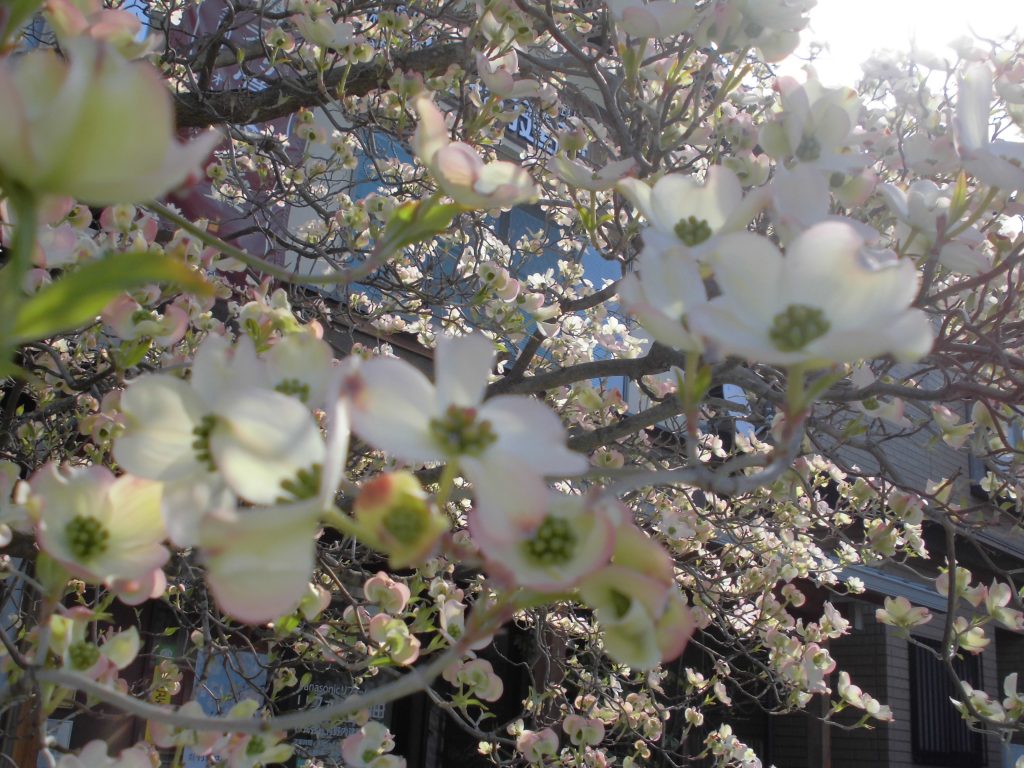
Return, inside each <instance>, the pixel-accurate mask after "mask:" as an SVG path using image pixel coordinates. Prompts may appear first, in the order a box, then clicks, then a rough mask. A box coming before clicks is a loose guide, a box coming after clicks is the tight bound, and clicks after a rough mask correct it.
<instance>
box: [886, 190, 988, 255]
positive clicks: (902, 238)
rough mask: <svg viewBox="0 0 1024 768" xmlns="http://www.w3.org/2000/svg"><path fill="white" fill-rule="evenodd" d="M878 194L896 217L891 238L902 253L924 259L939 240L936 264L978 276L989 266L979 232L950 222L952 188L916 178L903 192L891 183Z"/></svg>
mask: <svg viewBox="0 0 1024 768" xmlns="http://www.w3.org/2000/svg"><path fill="white" fill-rule="evenodd" d="M880 191H881V193H882V197H883V199H884V200H885V202H886V204H887V205H888V206H889V209H890V210H891V211H892V212H893V213H894V214H895V215H896V219H897V220H896V226H895V227H894V231H893V237H894V238H895V239H896V240H897V241H898V242H899V251H900V253H901V254H903V255H904V256H915V257H918V258H927V257H928V256H930V255H931V253H932V250H933V249H934V247H935V245H936V243H937V242H938V241H939V240H940V239H941V241H942V245H941V247H940V248H939V249H938V254H939V263H940V264H942V266H944V267H946V269H949V270H951V271H953V272H959V273H962V274H966V275H977V274H980V273H982V272H984V271H985V270H987V269H988V268H989V267H991V266H992V260H991V258H990V257H989V256H988V255H987V254H986V252H985V237H984V236H983V235H982V234H981V232H980V230H978V228H977V227H973V226H972V227H967V228H966V229H963V228H962V227H960V226H956V225H957V224H958V222H956V221H950V220H949V214H950V206H951V205H952V202H953V188H952V187H945V188H940V187H939V186H938V185H937V184H936V183H935V182H933V181H931V180H929V179H919V180H917V181H915V182H914V183H913V184H911V185H910V188H909V189H907V190H906V191H904V190H902V189H901V188H900V187H897V186H896V185H894V184H883V185H882V186H881V187H880ZM950 230H955V231H956V232H957V235H956V239H954V240H949V239H948V235H947V233H948V232H950Z"/></svg>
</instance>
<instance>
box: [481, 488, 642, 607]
mask: <svg viewBox="0 0 1024 768" xmlns="http://www.w3.org/2000/svg"><path fill="white" fill-rule="evenodd" d="M533 518H534V512H533V510H530V509H523V508H521V507H519V505H518V504H517V500H516V499H515V498H510V499H508V500H507V503H505V504H504V505H502V506H501V507H500V508H491V507H488V506H486V505H484V504H478V505H477V506H476V507H475V508H474V509H473V511H472V512H471V513H470V518H469V527H470V532H471V533H472V535H473V541H474V542H476V544H477V546H479V547H480V550H481V551H482V552H483V554H484V556H485V557H486V558H487V560H488V562H489V563H490V566H491V569H492V570H495V571H497V572H499V573H502V574H505V575H506V577H507V578H508V579H509V580H510V581H512V582H513V583H514V584H516V585H518V586H521V587H525V588H528V589H535V590H537V591H540V592H559V591H564V590H567V589H572V588H573V587H575V586H576V585H577V584H578V583H579V582H580V581H581V580H582V579H583V578H584V577H585V576H587V575H588V574H590V573H593V572H594V571H596V570H597V569H598V568H601V567H602V566H604V565H606V564H607V563H608V560H609V558H611V555H612V550H613V549H614V547H615V531H616V528H617V527H618V525H619V524H620V523H621V522H622V520H623V518H624V510H622V509H621V508H620V507H619V505H618V504H616V503H615V502H609V501H606V500H604V499H601V498H599V497H595V496H591V497H583V496H565V495H562V494H558V493H555V492H553V491H552V492H551V493H550V495H549V498H548V503H547V505H546V510H545V513H544V517H543V518H542V519H541V520H540V521H538V522H534V519H533ZM508 529H512V530H516V531H519V532H520V533H519V534H518V536H516V537H515V538H513V539H508V538H506V536H505V535H504V531H505V530H508ZM495 534H497V535H495Z"/></svg>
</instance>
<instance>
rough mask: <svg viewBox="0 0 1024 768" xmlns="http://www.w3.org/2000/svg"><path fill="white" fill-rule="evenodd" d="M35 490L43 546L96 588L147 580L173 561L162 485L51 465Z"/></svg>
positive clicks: (32, 506)
mask: <svg viewBox="0 0 1024 768" xmlns="http://www.w3.org/2000/svg"><path fill="white" fill-rule="evenodd" d="M31 486H32V495H31V496H30V498H29V502H28V506H29V511H30V514H31V515H32V517H33V518H34V519H35V521H36V537H37V538H38V540H39V546H40V547H42V549H43V551H44V552H46V553H47V554H48V555H50V556H51V557H52V558H54V559H55V560H57V561H58V562H60V563H61V564H62V565H63V566H64V567H65V568H67V569H68V571H69V572H70V573H71V574H72V575H73V576H77V577H78V578H81V579H84V580H85V581H88V582H90V583H92V584H98V583H102V582H108V581H113V580H115V579H143V578H146V577H147V576H149V574H151V572H152V571H153V570H154V569H156V568H160V567H161V566H162V565H163V564H164V563H166V562H167V559H168V557H169V553H168V551H167V549H166V548H165V547H164V546H163V544H162V542H163V540H164V539H165V538H166V537H167V534H166V532H165V530H164V524H163V518H162V516H161V514H160V493H161V486H160V484H159V483H154V482H150V481H148V480H144V479H142V478H138V477H131V476H129V475H125V476H123V477H120V478H115V477H114V475H113V474H112V473H111V472H110V470H108V469H105V468H104V467H88V468H77V469H73V468H70V467H65V468H64V469H63V470H58V468H57V466H56V465H55V464H47V465H46V466H45V467H43V468H42V469H40V470H39V471H38V472H37V473H36V474H35V475H34V476H33V478H32V481H31Z"/></svg>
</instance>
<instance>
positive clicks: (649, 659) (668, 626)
mask: <svg viewBox="0 0 1024 768" xmlns="http://www.w3.org/2000/svg"><path fill="white" fill-rule="evenodd" d="M580 594H581V596H582V597H583V600H584V602H586V603H587V605H589V606H590V607H592V608H593V609H594V612H595V614H596V616H597V620H598V622H599V623H600V626H601V634H602V639H603V641H604V647H605V650H606V651H607V652H608V655H609V656H611V657H612V658H613V659H615V660H616V661H618V662H619V663H621V664H626V665H627V666H630V667H632V668H634V669H638V670H650V669H653V668H654V667H656V666H658V665H659V664H661V663H663V662H665V661H669V660H671V659H674V658H676V657H677V656H678V655H679V654H680V653H682V652H683V649H684V648H685V647H686V644H687V643H688V642H689V640H690V637H691V636H692V635H693V632H694V630H695V629H696V627H697V623H696V620H695V619H694V617H693V613H692V611H691V610H690V608H689V607H688V606H687V604H686V598H684V597H683V595H682V594H681V593H680V592H679V588H678V587H677V586H676V583H675V577H674V574H673V565H672V560H671V559H670V558H669V556H668V554H667V553H666V552H665V551H664V550H663V549H662V548H661V546H660V545H659V544H658V543H657V542H656V541H654V540H653V539H651V538H649V537H648V536H647V535H646V534H644V533H643V532H642V531H640V529H638V528H636V527H635V526H634V525H632V523H626V524H624V525H622V526H620V527H619V530H618V532H617V535H616V546H615V552H614V553H613V555H612V563H611V565H608V566H606V567H604V568H602V569H601V570H599V571H597V572H596V573H593V574H591V575H590V576H588V577H587V578H586V579H584V581H583V583H582V584H581V585H580Z"/></svg>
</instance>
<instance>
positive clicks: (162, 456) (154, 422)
mask: <svg viewBox="0 0 1024 768" xmlns="http://www.w3.org/2000/svg"><path fill="white" fill-rule="evenodd" d="M121 410H122V411H123V412H124V414H125V416H126V417H127V421H128V424H127V429H126V430H125V431H124V433H123V434H122V435H121V436H120V437H119V438H118V439H117V441H116V442H115V443H114V458H115V459H116V460H117V463H118V464H120V465H121V466H122V467H124V468H125V469H126V470H127V471H129V472H131V473H132V474H134V475H139V476H140V477H148V478H152V479H153V480H176V479H179V478H182V477H186V476H188V475H190V474H193V473H195V472H197V471H201V465H200V464H199V462H198V460H197V459H196V452H195V449H194V448H193V447H192V443H193V442H195V440H196V436H195V435H194V434H193V431H192V430H193V429H194V428H195V427H197V426H198V425H199V423H200V420H201V419H202V417H203V415H204V414H205V412H206V408H205V406H204V404H203V402H202V400H201V399H200V398H199V396H198V395H197V394H196V393H195V392H194V391H193V390H192V388H191V387H190V386H189V385H188V384H186V383H185V382H184V381H182V380H181V379H176V378H174V377H173V376H168V375H152V376H144V377H140V378H138V379H136V380H135V381H134V382H133V383H132V384H130V385H129V386H128V389H127V390H125V393H124V394H123V395H122V396H121Z"/></svg>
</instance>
